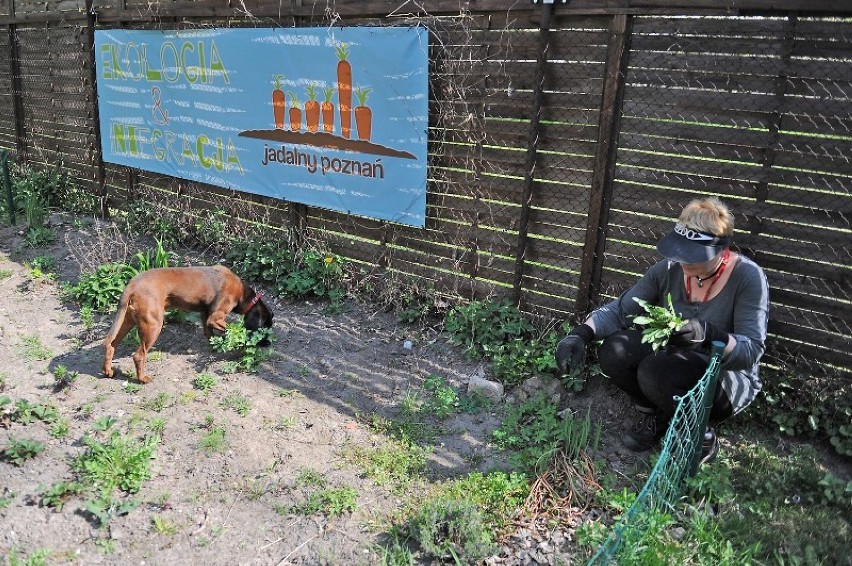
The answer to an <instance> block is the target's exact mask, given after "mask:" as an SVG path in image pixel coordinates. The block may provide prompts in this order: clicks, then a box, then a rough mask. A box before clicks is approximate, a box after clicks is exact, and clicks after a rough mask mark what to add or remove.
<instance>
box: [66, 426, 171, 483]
mask: <svg viewBox="0 0 852 566" xmlns="http://www.w3.org/2000/svg"><path fill="white" fill-rule="evenodd" d="M159 443H160V438H159V437H158V436H149V437H147V438H144V439H142V440H135V439H132V438H128V437H125V436H123V435H121V434H120V433H119V432H118V431H113V432H112V434H110V436H109V438H108V439H107V440H106V441H105V442H101V441H99V440H97V439H95V438H94V437H93V436H91V435H86V436H85V437H84V438H83V444H84V445H85V446H86V451H85V453H83V454H82V455H80V456H79V457H78V458H77V459H76V460H75V461H74V465H73V469H74V470H75V471H76V472H77V473H79V474H80V476H81V478H83V481H86V482H87V483H88V484H90V485H94V486H96V487H97V489H98V490H99V491H100V493H101V495H102V496H104V497H109V496H110V495H111V494H112V492H113V490H115V489H120V490H122V491H125V492H127V493H135V492H137V491H139V489H140V488H141V487H142V482H144V481H145V480H147V479H148V478H149V477H150V475H151V471H150V465H151V460H152V459H153V458H154V452H155V450H156V448H157V445H159Z"/></svg>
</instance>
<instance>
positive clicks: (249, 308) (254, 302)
mask: <svg viewBox="0 0 852 566" xmlns="http://www.w3.org/2000/svg"><path fill="white" fill-rule="evenodd" d="M262 296H263V293H258V294H257V295H255V296H254V298H253V299H252V300H251V301H249V304H248V306H247V307H246V308H244V309H243V316H245V315H247V314H248V312H249V311H250V310H251V309H253V308H254V305H256V304H257V303H258V301H260V298H261V297H262Z"/></svg>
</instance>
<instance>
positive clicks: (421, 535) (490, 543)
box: [408, 499, 496, 564]
mask: <svg viewBox="0 0 852 566" xmlns="http://www.w3.org/2000/svg"><path fill="white" fill-rule="evenodd" d="M408 533H409V535H410V536H411V538H413V539H414V540H416V541H417V542H418V543H419V544H420V548H421V549H423V551H424V552H425V553H426V554H427V555H428V556H433V557H435V558H437V559H438V560H441V561H444V560H450V559H452V560H454V561H455V563H456V564H478V563H479V562H481V561H482V560H483V559H485V558H486V557H487V556H489V555H490V554H492V553H493V552H494V550H495V548H496V546H495V544H494V540H493V539H492V536H491V532H490V530H489V529H488V527H487V525H486V524H485V523H484V522H483V517H482V513H480V511H479V510H478V509H477V507H476V505H474V504H473V503H471V502H469V501H466V500H464V499H462V500H458V499H438V500H434V501H431V502H429V503H427V504H426V505H425V506H424V507H423V508H421V509H420V510H418V511H417V512H415V514H414V515H413V516H412V517H411V518H410V519H409V521H408Z"/></svg>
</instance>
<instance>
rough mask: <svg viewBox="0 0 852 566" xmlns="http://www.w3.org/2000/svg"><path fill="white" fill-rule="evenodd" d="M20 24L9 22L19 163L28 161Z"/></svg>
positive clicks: (11, 9)
mask: <svg viewBox="0 0 852 566" xmlns="http://www.w3.org/2000/svg"><path fill="white" fill-rule="evenodd" d="M9 17H11V18H14V17H15V0H9ZM17 29H18V26H17V25H16V24H12V23H10V24H9V73H10V74H11V79H12V112H13V113H14V120H15V148H16V152H17V155H16V156H15V157H16V160H17V161H18V163H25V162H26V161H27V139H26V129H25V128H24V101H23V86H22V85H21V62H20V51H19V49H18V33H17Z"/></svg>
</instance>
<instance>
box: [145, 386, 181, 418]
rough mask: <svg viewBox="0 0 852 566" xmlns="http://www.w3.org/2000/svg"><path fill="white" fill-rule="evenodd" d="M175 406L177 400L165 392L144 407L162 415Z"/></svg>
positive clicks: (158, 394) (161, 392) (148, 401)
mask: <svg viewBox="0 0 852 566" xmlns="http://www.w3.org/2000/svg"><path fill="white" fill-rule="evenodd" d="M174 404H175V399H174V397H173V396H172V395H170V394H169V393H166V392H165V391H160V392H159V393H157V395H156V396H154V398H153V399H149V400H147V401H145V402H144V403H143V404H142V406H143V407H144V408H145V409H148V410H151V411H156V412H158V413H160V412H162V411H164V410H165V409H168V408H169V407H172V406H174Z"/></svg>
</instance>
